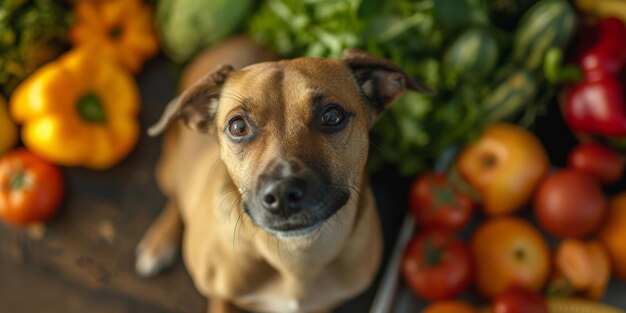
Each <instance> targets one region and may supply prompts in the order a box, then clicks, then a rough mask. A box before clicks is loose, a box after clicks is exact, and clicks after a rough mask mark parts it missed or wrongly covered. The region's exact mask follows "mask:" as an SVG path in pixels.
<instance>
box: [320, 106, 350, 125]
mask: <svg viewBox="0 0 626 313" xmlns="http://www.w3.org/2000/svg"><path fill="white" fill-rule="evenodd" d="M344 117H345V114H344V112H343V111H342V110H340V109H339V108H336V107H330V108H328V109H326V111H324V113H323V114H322V120H321V122H322V125H324V126H331V127H332V126H337V125H339V124H341V122H343V119H344Z"/></svg>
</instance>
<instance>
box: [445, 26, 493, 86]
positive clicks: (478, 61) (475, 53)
mask: <svg viewBox="0 0 626 313" xmlns="http://www.w3.org/2000/svg"><path fill="white" fill-rule="evenodd" d="M499 54H500V52H499V48H498V42H497V41H496V39H495V38H494V37H493V35H492V34H491V33H489V32H488V31H486V30H483V29H470V30H468V31H466V32H464V33H463V34H461V36H459V37H458V38H457V39H456V40H455V41H454V42H453V43H452V45H450V47H449V48H448V50H447V51H446V54H445V56H444V59H443V64H444V68H445V69H446V72H447V73H449V74H450V75H453V76H460V77H462V78H467V79H476V78H478V79H480V78H484V77H486V76H487V75H489V74H490V73H491V71H493V69H494V68H495V66H496V63H497V62H498V57H499Z"/></svg>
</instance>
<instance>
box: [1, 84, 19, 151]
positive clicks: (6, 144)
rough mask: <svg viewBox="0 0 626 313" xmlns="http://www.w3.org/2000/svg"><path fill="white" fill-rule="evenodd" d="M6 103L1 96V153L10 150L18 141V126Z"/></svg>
mask: <svg viewBox="0 0 626 313" xmlns="http://www.w3.org/2000/svg"><path fill="white" fill-rule="evenodd" d="M6 105H7V104H6V102H5V101H4V98H2V96H0V153H3V152H5V151H7V150H9V148H11V147H13V146H14V145H15V142H16V141H17V128H16V127H15V124H13V121H11V119H10V118H9V115H8V112H7V108H6Z"/></svg>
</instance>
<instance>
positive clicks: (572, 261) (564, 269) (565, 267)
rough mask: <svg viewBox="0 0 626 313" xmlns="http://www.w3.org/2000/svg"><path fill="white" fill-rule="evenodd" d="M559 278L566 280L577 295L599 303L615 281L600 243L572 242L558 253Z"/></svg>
mask: <svg viewBox="0 0 626 313" xmlns="http://www.w3.org/2000/svg"><path fill="white" fill-rule="evenodd" d="M554 262H555V265H556V271H557V274H558V275H560V276H563V278H565V279H566V280H567V282H568V283H569V284H568V285H569V286H570V288H572V289H573V291H576V292H581V293H583V294H585V295H586V296H587V297H589V298H591V299H594V300H599V299H601V298H602V296H604V291H605V289H606V286H607V284H608V283H609V279H610V278H611V263H610V260H609V257H608V255H607V253H606V251H605V250H604V248H603V247H602V246H601V245H600V244H599V243H598V242H596V241H589V242H583V241H581V240H577V239H568V240H565V241H563V242H561V243H560V244H559V246H558V247H557V249H556V252H555V260H554Z"/></svg>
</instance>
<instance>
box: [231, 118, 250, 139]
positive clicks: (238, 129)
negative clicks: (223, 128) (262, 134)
mask: <svg viewBox="0 0 626 313" xmlns="http://www.w3.org/2000/svg"><path fill="white" fill-rule="evenodd" d="M228 132H230V134H231V135H233V136H234V137H245V136H247V135H248V133H249V129H248V124H247V123H246V121H245V120H244V119H243V118H241V117H236V118H234V119H232V120H231V121H230V124H229V125H228Z"/></svg>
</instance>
